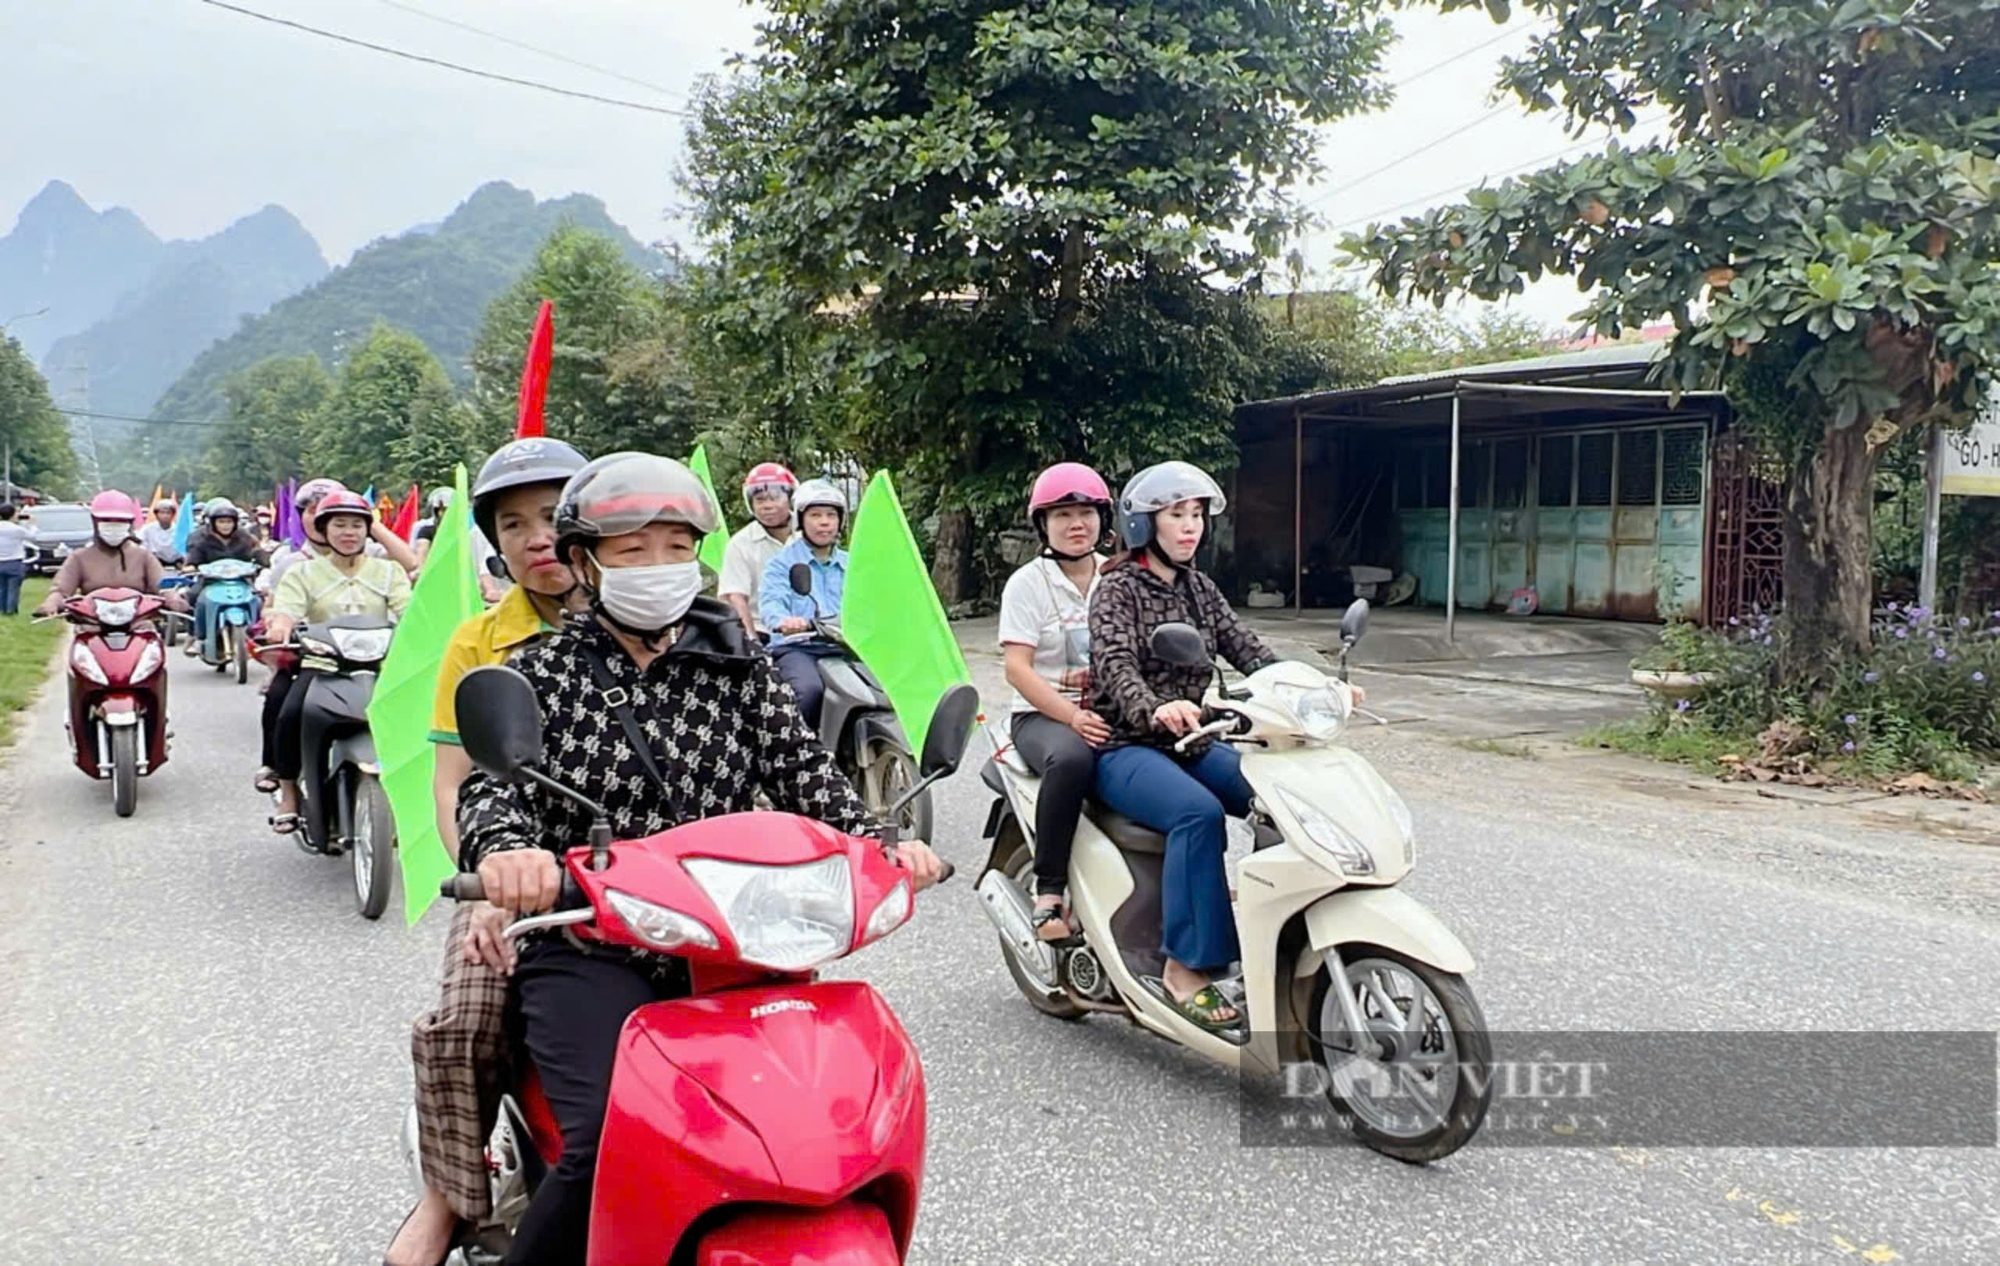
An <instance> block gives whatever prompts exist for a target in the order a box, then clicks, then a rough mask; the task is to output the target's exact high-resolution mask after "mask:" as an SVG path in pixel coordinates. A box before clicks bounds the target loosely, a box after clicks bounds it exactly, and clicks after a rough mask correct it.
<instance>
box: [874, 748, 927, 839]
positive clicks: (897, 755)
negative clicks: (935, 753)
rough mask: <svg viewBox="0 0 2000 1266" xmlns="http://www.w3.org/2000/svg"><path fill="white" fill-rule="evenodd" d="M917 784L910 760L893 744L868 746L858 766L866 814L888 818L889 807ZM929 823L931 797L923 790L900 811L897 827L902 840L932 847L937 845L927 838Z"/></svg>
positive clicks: (914, 763)
mask: <svg viewBox="0 0 2000 1266" xmlns="http://www.w3.org/2000/svg"><path fill="white" fill-rule="evenodd" d="M917 782H918V778H917V761H916V758H915V757H914V756H911V755H910V754H909V753H908V752H906V751H904V750H903V749H902V748H901V747H899V746H897V745H896V744H894V743H875V744H873V745H871V747H870V748H869V750H868V753H867V755H866V756H865V757H864V759H863V761H862V765H861V799H862V802H863V803H865V804H866V805H867V806H868V812H870V813H872V814H874V815H875V816H876V817H877V818H886V817H888V816H889V806H890V805H892V804H895V803H896V801H897V800H899V799H901V798H902V797H903V796H904V795H905V794H907V793H908V792H909V790H910V788H912V787H914V786H916V785H917ZM932 822H933V814H932V810H931V793H930V791H929V789H926V790H925V791H924V793H923V794H922V795H920V796H918V797H917V798H916V799H915V800H912V801H911V802H910V803H909V805H908V806H907V807H906V808H905V809H904V810H903V820H902V822H901V823H900V824H899V825H900V827H901V830H902V835H903V838H904V839H906V840H922V841H924V842H925V843H926V844H935V843H936V842H937V841H935V840H933V839H932V838H931V826H932Z"/></svg>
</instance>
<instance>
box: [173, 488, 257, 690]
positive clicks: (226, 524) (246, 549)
mask: <svg viewBox="0 0 2000 1266" xmlns="http://www.w3.org/2000/svg"><path fill="white" fill-rule="evenodd" d="M242 517H243V516H242V511H240V510H238V509H237V508H236V506H235V503H233V502H231V501H230V500H229V498H227V497H217V498H216V499H215V500H213V501H211V502H209V503H208V526H207V527H205V528H203V529H202V530H201V531H200V532H199V533H198V534H197V535H196V536H195V537H194V539H193V540H191V541H189V542H188V549H187V566H188V570H189V571H193V572H199V571H200V570H201V569H202V568H203V567H206V566H208V565H209V564H210V563H219V562H222V561H224V560H225V559H234V560H236V561H238V562H244V563H261V562H262V561H263V560H261V559H259V558H258V557H257V542H256V541H254V540H252V539H251V537H250V534H249V533H248V532H245V531H242V530H241V524H242ZM207 587H208V582H207V581H205V580H202V579H200V578H199V577H197V578H196V580H195V583H194V593H193V594H192V595H191V596H190V598H189V601H190V602H192V603H193V604H194V636H193V637H191V638H189V639H188V644H187V656H188V658H189V659H193V658H194V657H195V656H197V655H199V654H201V648H202V643H203V641H204V639H206V638H207V636H208V620H209V615H210V613H209V612H208V611H207V610H205V609H204V608H203V607H202V605H201V591H202V590H203V589H206V588H207Z"/></svg>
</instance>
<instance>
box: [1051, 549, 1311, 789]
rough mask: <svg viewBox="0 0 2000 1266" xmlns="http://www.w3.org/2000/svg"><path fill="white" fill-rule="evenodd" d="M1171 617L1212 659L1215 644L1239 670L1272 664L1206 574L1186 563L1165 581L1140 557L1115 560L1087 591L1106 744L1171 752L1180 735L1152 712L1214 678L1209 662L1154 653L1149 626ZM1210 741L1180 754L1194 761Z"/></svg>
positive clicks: (1097, 704) (1192, 696)
mask: <svg viewBox="0 0 2000 1266" xmlns="http://www.w3.org/2000/svg"><path fill="white" fill-rule="evenodd" d="M1176 622H1179V623H1183V624H1192V625H1194V626H1195V627H1196V628H1197V629H1200V630H1201V636H1202V641H1203V642H1205V643H1206V644H1207V646H1208V654H1209V658H1210V659H1213V658H1214V657H1215V652H1216V650H1217V648H1218V647H1219V648H1220V649H1221V651H1222V657H1223V658H1224V659H1227V660H1228V661H1229V662H1230V663H1231V664H1233V665H1235V666H1236V669H1237V671H1238V672H1244V673H1254V672H1256V671H1257V670H1258V669H1260V668H1262V667H1264V666H1265V665H1267V664H1274V663H1276V662H1277V659H1278V657H1277V656H1276V655H1273V654H1272V653H1271V651H1270V649H1269V648H1268V647H1266V646H1265V645H1264V644H1263V643H1262V642H1260V641H1258V640H1257V635H1256V634H1255V633H1252V632H1251V631H1250V630H1249V629H1246V628H1244V627H1243V624H1242V622H1241V621H1239V620H1238V619H1237V618H1236V613H1235V612H1234V611H1231V610H1230V609H1229V602H1228V600H1226V599H1225V598H1224V597H1223V596H1222V591H1221V590H1220V589H1217V588H1216V587H1215V582H1214V581H1212V580H1210V579H1209V578H1208V577H1207V576H1204V575H1202V574H1201V573H1200V572H1198V571H1195V570H1194V569H1193V568H1190V567H1183V568H1181V569H1180V571H1179V573H1178V574H1177V575H1176V576H1175V577H1174V583H1173V584H1171V585H1170V584H1168V583H1167V582H1166V581H1164V580H1161V579H1160V578H1159V576H1158V575H1156V574H1155V573H1154V572H1153V570H1152V569H1151V568H1149V567H1147V566H1146V564H1145V563H1144V562H1143V561H1142V560H1140V559H1139V558H1137V557H1132V558H1127V559H1125V560H1123V561H1119V562H1114V563H1113V564H1112V565H1111V567H1110V569H1109V570H1107V571H1106V572H1105V573H1104V578H1103V579H1102V580H1100V581H1099V582H1098V584H1097V589H1096V591H1095V592H1094V593H1092V594H1091V595H1090V678H1091V683H1092V688H1093V699H1092V707H1093V710H1094V711H1096V712H1097V713H1098V715H1100V716H1102V717H1103V718H1104V721H1105V724H1107V725H1109V726H1110V727H1111V741H1110V742H1108V743H1106V744H1105V745H1104V750H1106V751H1109V750H1111V749H1112V748H1117V747H1131V746H1135V745H1143V746H1147V747H1157V748H1160V749H1161V750H1163V751H1166V752H1167V753H1168V754H1170V755H1172V754H1174V753H1173V746H1174V744H1175V743H1176V742H1177V741H1178V739H1177V738H1176V736H1175V735H1174V734H1173V733H1171V732H1170V731H1168V730H1164V729H1162V728H1160V727H1159V726H1158V725H1157V724H1155V723H1154V721H1153V713H1154V711H1155V710H1157V709H1158V708H1159V706H1160V705H1161V704H1163V703H1167V702H1169V701H1171V700H1174V699H1185V700H1187V701H1188V702H1190V703H1197V704H1198V703H1200V702H1201V697H1202V694H1203V692H1204V691H1206V690H1207V689H1208V685H1209V683H1210V682H1211V681H1212V680H1214V677H1215V674H1214V671H1213V670H1212V669H1210V668H1208V667H1206V666H1186V667H1183V666H1182V665H1179V664H1169V663H1168V662H1167V661H1166V660H1163V659H1161V658H1159V657H1158V656H1156V655H1154V654H1153V651H1152V645H1151V639H1152V636H1153V630H1154V629H1156V628H1158V627H1160V626H1161V625H1162V624H1173V623H1176ZM1213 744H1214V740H1213V739H1210V738H1201V739H1198V740H1196V741H1195V742H1193V743H1191V744H1189V745H1188V750H1187V752H1186V753H1185V755H1184V756H1181V757H1180V759H1184V760H1190V761H1191V760H1196V759H1198V758H1200V757H1201V756H1202V755H1203V754H1205V753H1206V752H1207V751H1208V749H1209V748H1210V746H1212V745H1213Z"/></svg>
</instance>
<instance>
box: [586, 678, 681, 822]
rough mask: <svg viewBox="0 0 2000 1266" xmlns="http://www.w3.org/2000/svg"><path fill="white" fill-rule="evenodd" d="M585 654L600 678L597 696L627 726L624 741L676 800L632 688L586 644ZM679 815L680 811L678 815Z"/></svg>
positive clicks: (663, 791)
mask: <svg viewBox="0 0 2000 1266" xmlns="http://www.w3.org/2000/svg"><path fill="white" fill-rule="evenodd" d="M583 658H584V660H585V662H587V663H588V664H589V665H590V675H591V676H592V677H593V678H595V679H596V681H597V693H598V696H599V697H600V698H601V699H603V700H604V706H605V707H607V708H609V709H611V715H612V716H615V717H617V718H618V724H619V725H621V726H623V727H624V729H625V741H626V742H628V743H630V744H631V745H632V750H633V751H635V752H637V753H638V754H639V763H640V764H641V765H643V766H645V769H646V777H648V778H650V779H652V780H653V785H654V786H655V787H657V788H659V791H660V794H661V795H663V796H665V797H666V798H667V801H668V803H669V804H672V803H673V802H674V793H673V792H672V791H670V790H669V789H668V787H667V779H666V775H664V774H662V773H661V772H660V763H659V760H658V759H657V758H656V757H655V756H654V755H653V744H652V742H651V741H650V740H649V739H647V737H646V731H645V730H644V729H642V728H641V727H640V725H639V718H638V716H637V715H636V714H634V712H633V711H632V692H631V691H629V690H627V689H626V688H625V687H623V686H621V685H619V684H618V683H617V682H616V681H614V680H613V679H612V676H611V668H610V666H609V665H607V664H606V663H605V662H604V660H603V659H602V658H600V657H599V656H598V654H597V652H596V651H594V650H592V649H590V648H589V647H587V646H586V647H584V648H583ZM677 816H678V815H677Z"/></svg>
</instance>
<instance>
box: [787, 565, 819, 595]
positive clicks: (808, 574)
mask: <svg viewBox="0 0 2000 1266" xmlns="http://www.w3.org/2000/svg"><path fill="white" fill-rule="evenodd" d="M788 574H789V576H790V579H791V582H792V592H793V593H795V594H797V595H799V596H800V597H801V598H809V597H811V596H812V591H813V569H812V568H811V567H808V566H807V565H806V564H804V563H793V564H792V570H791V571H790V573H788Z"/></svg>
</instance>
